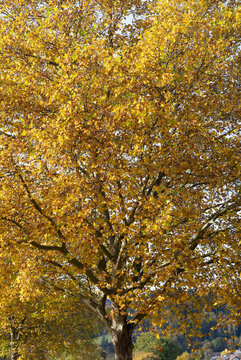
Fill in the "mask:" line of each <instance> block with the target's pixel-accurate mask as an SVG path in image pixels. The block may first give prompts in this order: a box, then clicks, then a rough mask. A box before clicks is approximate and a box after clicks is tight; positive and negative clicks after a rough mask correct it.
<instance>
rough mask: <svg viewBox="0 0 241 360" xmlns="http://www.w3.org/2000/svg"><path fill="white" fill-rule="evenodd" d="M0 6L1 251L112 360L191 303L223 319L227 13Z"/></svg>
mask: <svg viewBox="0 0 241 360" xmlns="http://www.w3.org/2000/svg"><path fill="white" fill-rule="evenodd" d="M0 7H1V8H0V11H1V15H0V29H1V30H0V33H1V38H0V48H1V52H0V87H1V88H0V89H1V92H0V101H1V102H0V109H1V112H0V122H1V123H0V135H1V140H0V148H1V157H0V172H1V174H0V177H1V190H0V196H1V200H0V201H1V202H0V231H1V234H2V238H1V246H2V247H8V246H10V247H13V246H18V248H19V251H20V250H21V249H22V251H23V253H24V254H25V255H26V253H27V254H28V257H29V259H31V258H32V257H34V256H38V257H39V258H41V261H42V262H43V263H44V264H45V265H43V266H42V267H41V269H40V270H39V276H41V279H42V281H46V282H48V283H51V285H52V286H53V287H54V288H55V289H59V290H60V291H68V292H69V293H72V294H73V295H74V296H75V297H76V298H77V299H78V300H79V301H80V302H82V303H84V304H85V305H87V306H88V307H89V308H90V309H92V311H94V312H95V313H96V314H97V316H98V317H99V318H100V319H102V320H103V321H104V322H105V323H106V325H107V327H108V328H109V329H110V331H111V333H112V337H113V344H114V348H115V354H116V359H118V360H130V359H132V348H133V345H132V340H131V335H132V332H133V330H134V328H135V327H136V326H137V324H138V323H139V322H141V321H142V320H143V318H144V317H145V316H147V315H148V314H154V315H155V313H157V312H158V311H160V310H161V311H163V313H164V312H165V310H166V309H167V307H168V304H169V303H173V304H175V303H179V304H181V305H182V306H185V304H189V301H188V297H189V296H190V295H191V294H192V295H193V296H194V295H195V296H201V297H202V296H204V295H207V294H209V296H208V299H209V300H210V301H211V300H213V299H214V297H213V294H216V296H217V297H218V299H219V301H226V302H227V304H229V305H230V308H231V310H232V314H233V315H234V316H235V314H236V315H237V314H238V313H237V311H238V310H239V306H240V305H239V303H240V301H239V299H238V294H239V293H240V291H241V287H240V285H241V284H240V277H239V276H240V275H239V270H240V255H239V253H240V242H239V241H240V224H239V216H240V204H241V200H240V101H239V100H240V84H241V82H240V35H241V8H240V2H239V1H235V0H229V1H227V0H225V1H221V0H215V1H214V0H199V1H196V0H176V1H168V0H162V1H158V0H157V1H154V0H153V1H141V0H139V1H138V0H129V1H126V0H118V1H117V0H112V1H111V0H103V1H95V0H86V1H81V0H78V1H74V0H72V1H71V0H68V1H67V0H61V1H60V0H59V1H58V0H52V1H50V0H46V1H44V0H43V1H41V0H31V1H29V0H18V1H14V2H13V1H9V0H5V1H3V2H1V5H0ZM20 253H21V251H20ZM16 256H17V255H16ZM108 299H109V301H107V300H108ZM197 299H198V297H197ZM199 299H200V298H199ZM196 304H198V300H197V301H196ZM181 305H180V306H181ZM181 309H182V308H181ZM231 310H230V311H231ZM129 311H130V314H128V312H129ZM185 311H186V310H185ZM180 313H181V314H183V310H181V311H180ZM192 316H193V313H192V315H191V316H190V318H192ZM163 318H164V316H163Z"/></svg>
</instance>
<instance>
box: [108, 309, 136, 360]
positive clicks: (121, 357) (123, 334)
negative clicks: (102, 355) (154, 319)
mask: <svg viewBox="0 0 241 360" xmlns="http://www.w3.org/2000/svg"><path fill="white" fill-rule="evenodd" d="M132 331H133V330H132V328H131V327H130V325H129V324H128V321H127V316H118V317H116V318H114V320H113V323H112V326H111V333H112V342H113V345H114V351H115V360H132V352H133V347H134V346H133V343H132Z"/></svg>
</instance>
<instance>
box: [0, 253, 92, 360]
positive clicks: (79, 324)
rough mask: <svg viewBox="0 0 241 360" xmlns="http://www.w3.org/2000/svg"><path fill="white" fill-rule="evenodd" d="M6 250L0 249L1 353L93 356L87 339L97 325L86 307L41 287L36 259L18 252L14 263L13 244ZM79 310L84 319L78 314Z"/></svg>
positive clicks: (10, 356) (8, 355) (35, 356)
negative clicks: (10, 250) (18, 256)
mask: <svg viewBox="0 0 241 360" xmlns="http://www.w3.org/2000/svg"><path fill="white" fill-rule="evenodd" d="M7 250H8V251H4V249H1V254H0V280H1V303H0V344H1V355H4V356H6V358H7V359H10V360H17V359H21V360H23V359H24V360H31V359H40V360H45V359H47V358H48V359H49V356H50V355H51V356H56V354H58V353H64V352H67V353H68V355H69V354H74V355H75V356H77V357H76V358H81V359H88V360H89V359H95V360H96V359H97V356H95V355H96V354H95V349H94V348H95V346H94V342H93V340H92V339H91V338H92V337H93V335H94V333H95V331H96V327H97V324H95V322H94V319H93V317H91V316H90V314H89V312H88V311H87V309H84V308H83V306H81V305H80V304H76V303H75V302H73V301H72V299H71V298H69V297H67V296H66V294H65V296H63V295H62V294H59V293H58V292H55V294H53V290H52V291H51V292H50V291H49V289H47V288H46V287H45V286H43V284H41V283H40V282H39V279H38V266H39V264H38V262H37V261H36V259H31V261H30V259H28V258H27V257H24V256H23V253H21V261H22V262H21V264H20V263H17V262H16V251H17V249H15V257H14V256H12V254H11V253H10V252H9V249H7ZM12 259H15V261H14V262H13V260H12ZM80 306H81V307H80ZM80 310H81V311H80ZM84 312H85V313H86V316H87V315H89V319H88V320H86V319H85V318H83V317H82V315H81V314H82V313H84ZM80 353H81V357H78V356H79V355H80Z"/></svg>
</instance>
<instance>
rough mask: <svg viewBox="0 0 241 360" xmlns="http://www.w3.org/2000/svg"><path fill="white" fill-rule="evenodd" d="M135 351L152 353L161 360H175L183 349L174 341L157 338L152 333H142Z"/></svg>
mask: <svg viewBox="0 0 241 360" xmlns="http://www.w3.org/2000/svg"><path fill="white" fill-rule="evenodd" d="M135 351H144V352H150V353H153V354H156V355H158V359H161V360H175V359H176V358H177V356H178V355H180V354H181V353H182V349H181V348H180V347H179V346H178V345H176V344H175V343H174V341H173V340H172V339H168V338H159V339H158V338H157V337H156V336H155V335H154V334H152V333H142V334H141V335H140V336H138V338H137V341H136V343H135Z"/></svg>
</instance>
